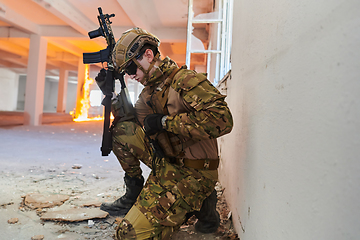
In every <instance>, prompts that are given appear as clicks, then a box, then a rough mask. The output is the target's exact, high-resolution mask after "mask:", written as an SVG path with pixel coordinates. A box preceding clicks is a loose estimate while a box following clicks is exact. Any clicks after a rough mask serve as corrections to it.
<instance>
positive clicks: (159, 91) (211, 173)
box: [113, 58, 233, 239]
mask: <svg viewBox="0 0 360 240" xmlns="http://www.w3.org/2000/svg"><path fill="white" fill-rule="evenodd" d="M175 73H176V74H175ZM174 74H175V75H174ZM224 98H225V96H224V95H221V94H220V93H219V92H218V91H217V90H216V89H215V88H214V87H213V86H212V85H211V84H210V82H209V81H208V80H207V79H206V77H205V76H204V75H203V74H199V73H196V72H194V71H191V70H187V69H180V70H179V69H178V67H177V65H176V64H175V62H173V61H172V60H171V59H169V58H165V59H164V60H163V61H162V63H161V64H160V66H159V67H158V68H157V69H156V70H155V72H154V73H153V74H152V75H151V76H150V79H149V81H148V82H147V83H146V86H145V88H144V90H143V91H142V93H141V94H140V97H139V100H138V101H137V103H136V104H135V109H136V114H137V119H138V122H135V121H134V122H129V121H128V122H119V123H117V125H116V126H115V128H114V130H113V151H114V153H115V154H116V156H117V157H118V159H119V161H120V163H121V165H122V167H123V169H124V170H125V171H126V172H127V173H128V174H129V175H131V176H138V175H139V174H141V169H140V167H139V165H140V162H139V160H141V161H143V162H144V163H145V164H146V165H147V166H149V167H150V168H152V169H153V171H152V173H151V174H150V176H149V178H148V180H147V182H146V184H145V186H144V188H143V190H142V191H141V193H140V195H139V197H138V199H137V201H136V203H135V204H134V206H133V207H132V208H131V209H130V211H129V212H128V214H127V215H126V216H125V218H124V219H123V220H122V222H121V223H120V225H119V226H118V228H117V230H116V237H117V238H118V239H169V238H170V237H171V235H172V233H173V232H174V231H176V230H177V229H178V228H179V227H180V225H181V224H182V223H183V222H184V221H185V218H186V217H185V215H186V213H188V212H193V211H199V210H200V208H201V205H202V202H203V201H204V199H205V198H207V197H208V196H209V195H210V194H211V192H212V191H213V190H214V186H215V183H216V181H217V166H218V161H219V159H218V152H217V142H216V138H217V137H219V136H222V135H224V134H226V133H228V132H230V131H231V129H232V125H233V122H232V116H231V113H230V111H229V109H228V107H227V105H226V103H225V102H224ZM152 113H161V114H165V115H168V116H169V117H168V118H167V120H166V128H165V130H166V131H163V132H160V133H158V134H156V135H154V136H151V137H150V138H151V139H150V138H149V137H147V136H145V133H144V131H143V129H142V128H141V125H143V121H144V118H145V116H147V115H149V114H152ZM154 139H156V140H158V142H159V145H160V146H161V148H162V149H163V150H164V153H165V155H166V157H159V156H155V155H154V152H153V150H152V148H151V146H150V143H149V141H150V140H154ZM138 159H139V160H138Z"/></svg>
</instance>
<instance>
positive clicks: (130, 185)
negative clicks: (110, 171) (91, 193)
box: [100, 173, 144, 216]
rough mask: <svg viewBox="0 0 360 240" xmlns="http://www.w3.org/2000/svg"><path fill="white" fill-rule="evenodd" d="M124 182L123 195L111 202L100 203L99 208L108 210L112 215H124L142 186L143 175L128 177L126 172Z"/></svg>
mask: <svg viewBox="0 0 360 240" xmlns="http://www.w3.org/2000/svg"><path fill="white" fill-rule="evenodd" d="M124 183H125V187H126V192H125V194H124V196H122V197H120V198H119V199H117V200H115V201H114V202H113V203H102V204H101V206H100V209H101V210H103V211H105V212H108V213H109V214H110V215H112V216H123V215H126V213H127V212H128V211H129V210H130V208H131V207H132V206H133V205H134V203H135V201H136V199H137V197H138V196H139V194H140V192H141V190H142V188H143V185H144V177H143V176H141V178H138V177H130V176H129V175H128V174H127V173H125V177H124Z"/></svg>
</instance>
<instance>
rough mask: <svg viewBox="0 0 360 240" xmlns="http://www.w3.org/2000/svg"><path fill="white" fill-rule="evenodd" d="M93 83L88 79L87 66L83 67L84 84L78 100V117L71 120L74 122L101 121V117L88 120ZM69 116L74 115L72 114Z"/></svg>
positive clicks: (92, 80)
mask: <svg viewBox="0 0 360 240" xmlns="http://www.w3.org/2000/svg"><path fill="white" fill-rule="evenodd" d="M93 83H94V79H92V78H90V75H89V65H88V64H86V65H85V82H84V85H83V91H82V93H83V94H82V96H81V98H80V104H79V105H80V110H79V115H78V116H77V117H76V118H74V119H73V121H74V122H83V121H98V120H103V119H104V118H103V117H100V116H98V117H92V118H89V109H90V86H91V84H93ZM70 114H72V115H73V114H74V113H73V112H72V113H70Z"/></svg>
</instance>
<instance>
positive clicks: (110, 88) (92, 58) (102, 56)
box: [83, 7, 135, 156]
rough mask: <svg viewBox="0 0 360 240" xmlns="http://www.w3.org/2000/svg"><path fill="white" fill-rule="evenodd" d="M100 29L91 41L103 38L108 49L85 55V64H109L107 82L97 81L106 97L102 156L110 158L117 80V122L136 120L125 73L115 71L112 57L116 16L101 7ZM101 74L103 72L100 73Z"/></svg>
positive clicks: (91, 32)
mask: <svg viewBox="0 0 360 240" xmlns="http://www.w3.org/2000/svg"><path fill="white" fill-rule="evenodd" d="M98 11H99V16H98V17H97V18H98V20H99V25H100V27H99V28H98V29H96V30H93V31H90V32H89V33H88V35H89V37H90V39H93V38H97V37H100V36H103V37H104V38H105V39H106V42H107V45H108V46H107V48H105V49H103V50H100V51H98V52H93V53H83V63H84V64H91V63H99V62H101V63H104V62H106V63H107V69H106V70H105V69H102V70H101V71H103V72H102V73H103V75H105V80H103V81H97V84H98V85H99V87H100V89H101V91H102V92H103V94H104V95H105V98H104V99H103V101H102V103H101V104H102V105H104V107H105V111H104V129H103V137H102V145H101V153H102V156H108V155H109V154H110V152H111V150H112V136H111V129H110V113H111V98H112V97H113V93H114V92H115V79H119V81H120V84H121V91H120V97H119V98H118V100H119V101H121V108H120V109H119V113H118V114H117V116H115V120H116V121H118V120H120V121H125V120H129V119H133V118H135V115H134V109H133V105H132V104H131V102H130V98H129V92H128V90H127V88H126V85H125V81H124V73H118V72H117V71H115V69H114V63H113V60H112V57H111V54H112V51H113V49H114V46H115V43H116V42H115V38H114V35H113V32H112V29H111V21H110V18H111V17H115V14H111V15H108V14H105V15H104V14H103V13H102V9H101V7H99V8H98ZM100 73H101V72H100Z"/></svg>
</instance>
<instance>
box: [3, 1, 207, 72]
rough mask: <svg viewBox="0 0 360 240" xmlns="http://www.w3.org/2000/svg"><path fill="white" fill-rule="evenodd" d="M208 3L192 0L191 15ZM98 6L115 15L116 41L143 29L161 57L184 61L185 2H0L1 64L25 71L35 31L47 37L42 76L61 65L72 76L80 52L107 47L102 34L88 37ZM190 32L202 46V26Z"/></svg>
mask: <svg viewBox="0 0 360 240" xmlns="http://www.w3.org/2000/svg"><path fill="white" fill-rule="evenodd" d="M212 6H213V0H196V1H194V13H195V16H196V15H197V14H201V13H208V12H211V11H212ZM98 7H101V8H102V10H103V13H107V14H111V13H114V14H115V17H113V18H111V20H112V29H113V32H114V35H115V39H118V38H119V37H120V36H121V33H122V32H124V31H125V30H127V29H130V28H132V27H135V26H138V27H142V28H145V29H146V30H148V31H149V32H151V33H153V34H155V35H156V36H157V37H159V38H160V40H161V42H162V44H161V47H160V51H161V55H162V56H169V57H171V58H173V59H174V60H175V61H177V62H178V63H179V65H182V64H185V50H186V26H187V12H188V1H187V0H0V67H6V68H9V69H11V70H13V71H15V72H17V73H20V74H26V68H27V61H28V52H29V44H30V40H29V39H30V35H31V34H38V35H41V36H44V37H46V39H47V40H48V50H47V74H48V75H58V70H59V69H60V68H66V69H67V70H70V74H73V75H75V74H76V71H77V68H78V63H79V60H81V59H82V53H83V52H96V51H99V50H101V49H104V48H105V47H106V43H105V40H104V38H102V37H99V38H96V39H92V40H90V39H89V37H88V35H87V34H88V32H89V31H92V30H95V29H97V28H98V27H99V25H98V20H97V16H98ZM195 30H196V32H197V33H199V34H198V35H199V38H200V39H201V40H202V41H203V43H204V44H205V45H206V43H207V37H206V35H207V33H206V26H200V27H199V29H195ZM192 63H194V64H205V63H204V62H203V60H200V61H197V60H196V59H194V60H192Z"/></svg>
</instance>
